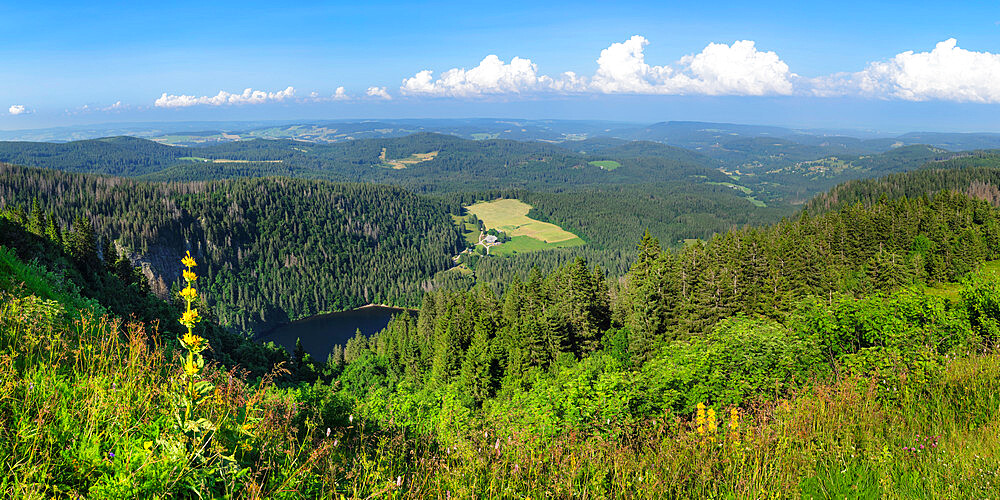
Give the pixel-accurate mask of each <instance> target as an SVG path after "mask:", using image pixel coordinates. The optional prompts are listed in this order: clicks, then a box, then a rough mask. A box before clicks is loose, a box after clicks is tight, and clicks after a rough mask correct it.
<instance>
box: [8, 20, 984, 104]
mask: <svg viewBox="0 0 1000 500" xmlns="http://www.w3.org/2000/svg"><path fill="white" fill-rule="evenodd" d="M648 44H649V41H648V40H647V39H646V38H645V37H643V36H641V35H634V36H632V37H630V38H629V39H627V40H625V41H622V42H615V43H612V44H611V45H610V46H608V47H607V48H605V49H604V50H602V51H601V53H600V55H599V56H598V58H597V60H596V62H597V69H596V70H595V72H594V74H593V75H590V76H583V75H577V74H576V73H574V72H571V71H567V72H563V73H561V74H557V75H555V76H549V75H546V74H542V73H540V72H539V68H538V65H537V64H535V63H534V62H532V61H531V59H528V58H523V57H514V58H513V59H511V60H510V62H504V61H503V60H502V59H500V58H499V57H498V56H497V55H495V54H490V55H487V56H486V57H485V58H483V59H482V61H480V62H479V64H478V65H477V66H475V67H473V68H471V69H465V68H457V67H456V68H451V69H448V70H446V71H444V72H442V73H441V74H440V76H438V77H437V78H435V77H434V72H433V70H430V69H424V70H420V71H418V72H417V73H415V74H414V75H413V76H412V77H409V78H404V79H403V80H402V84H401V85H400V86H399V88H398V92H399V95H401V96H404V97H411V98H418V97H432V98H459V99H476V98H489V97H515V98H516V97H539V96H546V95H581V94H634V95H707V96H796V95H798V96H812V97H836V96H855V97H862V98H876V99H886V100H890V99H898V100H905V101H929V100H941V101H954V102H972V103H1000V54H995V53H991V52H975V51H970V50H966V49H962V48H960V47H959V46H958V42H957V40H956V39H955V38H949V39H947V40H944V41H942V42H940V43H938V44H937V45H936V46H935V47H934V48H933V49H932V50H930V51H929V52H915V51H912V50H910V51H906V52H902V53H899V54H896V55H895V56H893V57H892V58H890V59H887V60H882V61H873V62H870V63H868V65H867V66H866V67H865V68H864V69H862V70H860V71H856V72H842V73H835V74H831V75H825V76H819V77H813V78H808V77H803V76H800V75H798V74H796V73H794V72H792V71H791V68H789V65H788V64H787V63H785V61H783V60H782V59H781V57H780V56H779V55H778V54H777V53H776V52H774V51H769V50H761V49H759V48H758V47H757V44H756V42H755V41H753V40H738V41H735V42H733V43H732V44H726V43H714V42H713V43H709V44H708V45H707V46H705V48H704V49H703V50H702V51H701V52H698V53H696V54H687V55H684V56H682V57H680V58H679V59H678V60H677V61H675V62H674V63H672V64H663V65H655V64H650V63H649V62H647V61H646V58H645V55H644V53H643V51H644V48H645V47H646V46H647V45H648ZM362 97H366V98H369V99H378V100H391V99H392V98H393V94H391V93H390V92H389V90H388V88H387V87H385V86H378V85H373V86H370V87H368V88H367V89H366V90H365V91H364V96H362ZM348 99H351V97H350V96H348V94H347V93H346V91H345V90H344V88H343V87H338V88H337V89H336V92H335V93H334V94H333V95H332V96H331V97H327V98H321V97H318V93H316V92H313V93H311V94H310V97H309V98H302V99H297V100H296V99H295V89H294V88H293V87H291V86H289V87H287V88H286V89H284V90H280V91H276V92H267V91H263V90H254V89H252V88H247V89H246V90H244V91H243V92H242V93H229V92H226V91H220V92H219V93H218V94H216V95H213V96H200V97H198V96H193V95H184V94H180V95H174V94H168V93H166V92H164V93H163V94H162V95H161V96H160V97H159V98H158V99H156V100H155V102H154V106H156V107H160V108H183V107H190V106H197V105H205V106H230V105H245V104H263V103H273V102H285V101H295V102H318V101H329V100H334V101H341V100H348ZM22 108H23V107H22ZM21 112H23V111H21ZM10 113H11V114H19V113H16V112H15V107H14V106H12V107H11V108H10Z"/></svg>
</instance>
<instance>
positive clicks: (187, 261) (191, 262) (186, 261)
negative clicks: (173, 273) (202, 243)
mask: <svg viewBox="0 0 1000 500" xmlns="http://www.w3.org/2000/svg"><path fill="white" fill-rule="evenodd" d="M181 264H184V266H185V267H187V268H188V269H190V268H192V267H194V266H197V265H198V263H197V262H195V261H194V259H192V258H191V252H188V253H187V255H186V256H185V257H184V258H183V259H181Z"/></svg>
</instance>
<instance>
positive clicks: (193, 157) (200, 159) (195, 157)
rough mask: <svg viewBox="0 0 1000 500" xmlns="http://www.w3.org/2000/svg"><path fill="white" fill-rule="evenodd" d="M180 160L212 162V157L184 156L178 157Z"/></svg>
mask: <svg viewBox="0 0 1000 500" xmlns="http://www.w3.org/2000/svg"><path fill="white" fill-rule="evenodd" d="M178 160H185V161H201V162H206V163H211V161H212V159H211V158H202V157H200V156H182V157H180V158H178Z"/></svg>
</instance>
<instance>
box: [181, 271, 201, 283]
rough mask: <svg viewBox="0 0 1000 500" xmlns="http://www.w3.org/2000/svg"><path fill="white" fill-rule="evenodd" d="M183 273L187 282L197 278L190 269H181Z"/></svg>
mask: <svg viewBox="0 0 1000 500" xmlns="http://www.w3.org/2000/svg"><path fill="white" fill-rule="evenodd" d="M183 273H184V280H185V281H187V282H188V283H191V282H193V281H194V280H196V279H198V275H197V274H195V273H193V272H191V271H188V270H187V269H185V270H184V271H183Z"/></svg>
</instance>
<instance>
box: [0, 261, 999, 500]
mask: <svg viewBox="0 0 1000 500" xmlns="http://www.w3.org/2000/svg"><path fill="white" fill-rule="evenodd" d="M0 283H2V284H3V285H2V290H3V291H2V297H3V298H2V302H0V356H2V357H3V359H4V360H6V362H4V363H2V364H0V387H2V389H0V424H2V425H0V464H2V466H3V474H2V475H0V478H2V479H0V490H2V492H3V494H4V495H5V496H8V497H18V498H47V497H78V496H80V495H83V496H86V497H88V498H135V497H143V498H164V497H169V498H173V497H179V498H193V497H203V498H219V497H241V498H341V497H342V496H343V497H351V498H371V497H391V498H472V497H476V498H510V497H528V496H530V497H532V498H541V497H556V498H565V497H570V496H595V497H607V498H663V497H677V496H679V497H706V496H707V497H744V496H753V497H757V496H760V495H762V494H765V493H766V494H769V495H777V496H780V497H802V498H843V497H856V498H857V497H866V498H867V497H889V498H983V497H989V496H990V495H991V494H992V493H993V492H994V491H995V488H997V487H998V486H1000V484H998V480H997V475H996V473H995V472H994V471H995V470H997V466H998V465H1000V461H998V452H1000V437H998V436H1000V432H998V431H1000V428H998V424H997V422H998V418H1000V414H998V412H1000V357H998V356H997V355H996V354H992V353H982V352H978V349H972V350H968V351H965V350H963V349H964V347H962V348H960V349H958V350H949V351H948V352H949V353H950V354H951V355H950V356H944V355H940V354H935V355H932V357H929V358H926V357H925V358H922V360H921V361H919V363H920V364H917V365H912V364H911V365H899V366H895V367H893V366H892V365H887V366H886V368H887V369H888V370H889V371H888V372H885V373H882V374H881V376H872V377H867V376H859V375H856V374H852V373H851V372H850V371H845V372H844V373H843V374H841V375H840V376H837V377H832V378H825V379H817V380H814V381H813V382H811V383H809V384H807V385H805V386H803V387H802V388H801V389H798V390H795V391H792V392H791V393H787V394H785V395H781V396H778V397H775V398H774V399H773V400H771V401H770V402H767V403H762V404H759V405H754V406H732V407H729V410H728V411H727V409H726V408H725V407H709V408H704V407H700V406H699V407H698V408H696V409H695V411H694V412H692V414H689V415H676V414H673V413H670V412H666V413H662V414H655V413H653V414H649V415H648V416H646V417H644V418H641V419H635V418H633V417H630V413H631V412H630V411H629V409H628V408H629V407H630V406H633V405H635V404H636V403H638V402H639V401H638V400H637V399H636V398H637V397H639V396H640V395H641V393H643V392H648V393H650V394H652V393H653V392H655V391H658V390H664V389H667V390H669V389H668V387H667V386H662V385H659V386H657V385H656V384H655V383H654V382H655V381H657V380H658V379H660V378H662V376H663V374H666V373H671V372H672V371H673V370H676V369H677V368H678V367H683V366H689V367H690V368H694V367H697V366H698V365H697V364H695V365H689V364H687V363H688V362H684V361H682V360H683V359H684V358H683V356H681V357H676V356H670V357H667V356H664V357H662V358H660V360H659V361H657V362H656V363H653V364H651V365H648V366H647V367H645V368H643V369H642V370H638V371H631V370H624V371H621V367H620V365H619V364H620V360H619V357H618V356H616V354H615V352H614V349H613V348H606V349H602V350H600V351H598V352H595V353H594V354H593V355H592V356H590V357H589V358H587V359H586V360H584V361H583V362H581V363H579V364H578V365H575V366H566V367H564V368H562V369H561V370H558V371H556V372H554V373H553V376H552V377H551V378H548V377H543V378H540V379H538V381H537V382H535V383H534V384H533V388H532V389H531V390H530V391H528V392H526V393H525V394H523V395H520V396H518V397H515V398H513V399H511V401H510V403H509V404H503V405H499V406H497V407H495V408H492V409H486V408H484V411H483V412H481V413H480V412H469V410H468V409H465V408H464V407H463V406H462V405H461V404H459V403H458V402H456V401H455V400H453V399H449V398H448V397H445V398H443V399H437V400H432V401H433V404H431V405H430V406H427V404H428V403H431V402H432V401H427V402H424V403H423V406H422V408H417V407H407V406H405V405H404V406H400V403H401V401H399V400H398V396H396V397H394V398H392V399H389V400H384V399H381V400H380V399H379V398H374V399H372V398H368V399H367V400H366V401H361V402H358V403H352V401H351V399H350V398H349V397H348V395H346V394H343V393H340V394H336V393H333V392H332V390H331V388H330V387H328V386H325V385H323V384H315V385H308V384H306V385H302V386H299V387H297V388H281V387H277V386H274V385H273V384H271V383H270V382H269V379H268V378H266V377H265V378H264V379H262V380H260V381H258V382H253V381H246V380H244V379H242V378H241V377H240V376H239V375H238V374H234V373H226V372H225V371H223V370H221V369H219V367H217V366H211V365H210V366H209V367H207V368H206V372H205V379H206V380H208V381H210V382H211V383H212V384H213V385H214V387H215V390H214V391H213V392H212V393H211V394H210V396H209V397H207V398H206V399H205V402H204V404H203V405H202V406H200V410H199V411H200V413H199V415H201V416H202V417H203V418H204V419H206V421H208V422H210V423H211V424H212V427H213V429H214V431H213V432H212V433H211V438H210V439H208V440H207V441H204V442H202V441H192V437H191V433H188V432H185V431H183V430H181V429H179V428H178V427H177V425H176V423H175V422H176V419H177V417H176V411H177V402H176V399H175V396H174V394H175V391H176V386H175V381H176V380H178V379H180V378H181V377H182V369H181V364H180V362H179V361H178V360H177V359H176V358H175V357H174V356H173V355H172V354H171V352H170V351H164V350H163V349H162V348H161V347H160V346H159V345H157V344H156V343H155V342H153V343H151V342H150V339H149V337H148V335H149V332H148V329H147V328H146V327H144V326H143V325H141V324H136V323H129V322H127V321H123V320H121V319H118V318H114V317H110V316H107V315H103V314H102V311H101V308H100V306H99V305H97V304H94V303H88V302H87V301H86V300H85V299H82V298H81V297H80V296H79V295H78V294H77V293H76V292H74V291H72V290H63V289H62V288H61V287H62V285H61V284H60V283H59V281H58V278H57V277H53V276H48V275H46V273H45V271H44V270H43V269H40V268H38V267H36V266H32V265H30V264H25V263H23V262H21V261H19V260H18V259H17V258H16V257H15V256H13V255H12V254H11V253H10V252H9V251H6V250H0ZM55 290H61V291H55ZM962 296H963V307H960V308H949V307H947V306H946V305H945V303H944V302H942V301H941V300H939V299H935V298H932V297H922V296H914V295H906V294H902V295H896V296H893V297H888V298H886V299H874V300H868V301H861V302H858V303H857V304H856V305H851V304H850V303H843V304H842V305H841V306H838V309H841V311H842V312H841V314H837V315H835V316H836V317H839V318H841V319H839V320H835V321H838V322H839V323H834V324H831V325H828V326H829V327H833V328H837V327H838V325H839V326H840V327H847V326H848V325H849V323H850V322H851V321H852V317H856V318H857V319H860V316H853V315H852V314H847V315H844V314H843V312H846V311H847V310H857V313H854V314H858V313H860V314H862V315H864V316H865V317H866V320H865V321H868V322H872V321H874V322H876V323H878V324H881V325H885V326H886V327H888V326H887V325H890V324H892V323H899V321H900V319H901V318H902V321H903V324H900V325H898V326H896V327H893V328H891V330H892V331H898V332H900V333H902V332H905V331H907V328H912V327H914V326H918V325H921V324H922V325H923V326H922V327H919V326H918V327H919V328H922V329H923V330H925V331H928V330H933V329H938V328H941V326H943V325H949V329H951V331H953V332H958V331H967V332H970V333H971V332H972V329H974V328H975V327H973V326H972V324H971V323H970V322H969V321H970V317H969V315H968V314H967V312H966V311H968V310H970V309H971V310H975V309H976V307H975V305H974V302H976V301H978V300H982V299H985V300H986V301H987V302H988V303H989V304H992V306H991V307H993V309H992V310H993V311H994V313H993V316H991V318H992V321H993V322H994V324H995V321H996V318H997V317H998V316H997V315H996V305H997V304H1000V289H998V288H997V286H996V284H995V283H993V282H985V281H982V280H976V279H970V280H968V281H967V282H966V285H965V287H964V292H963V295H962ZM46 297H47V298H46ZM845 306H846V307H847V308H848V309H843V307H845ZM858 306H861V307H862V308H861V309H859V308H858ZM865 306H867V307H865ZM914 307H917V311H920V312H918V313H917V314H916V315H914ZM966 308H969V309H966ZM862 311H864V312H862ZM901 311H910V313H909V315H903V316H899V313H900V312H901ZM831 312H832V310H831ZM918 317H922V319H917V318H918ZM907 325H910V326H907ZM956 328H957V330H956ZM727 329H728V331H731V332H734V333H739V335H735V336H726V334H725V332H726V331H727ZM792 332H796V333H793V334H792V335H793V336H792V337H789V339H794V338H795V336H796V335H798V336H802V335H805V336H808V335H809V333H808V329H805V330H803V329H802V326H799V327H797V328H796V327H793V328H792ZM777 334H779V332H778V331H775V330H774V329H773V328H772V327H769V326H767V325H764V324H762V323H759V322H753V321H736V322H731V323H729V324H728V326H725V327H723V328H722V329H720V333H719V336H717V337H716V342H718V345H716V346H715V347H711V346H706V348H707V350H706V351H704V354H700V355H698V356H696V357H700V356H705V357H704V361H703V362H704V363H705V364H704V365H703V366H702V367H701V368H697V369H696V370H695V371H693V372H690V374H691V375H690V376H694V377H696V378H700V377H706V378H705V381H706V382H707V381H710V380H713V378H714V377H718V376H728V377H742V378H745V379H747V380H750V379H751V378H750V376H751V375H752V374H753V373H754V370H763V371H764V372H767V371H773V370H775V369H776V368H778V367H779V366H781V365H782V364H783V363H786V361H785V360H783V359H781V358H780V355H779V360H778V365H777V366H775V365H773V364H772V365H768V364H762V365H758V364H751V365H749V366H746V367H744V369H743V371H741V372H738V373H729V374H727V373H725V369H726V368H728V367H731V366H734V365H730V364H728V363H731V362H732V358H731V356H733V355H737V356H738V355H741V353H742V354H743V355H746V354H750V353H754V352H755V350H757V349H763V350H760V351H756V354H753V356H756V357H752V358H751V359H752V360H754V361H753V362H754V363H758V362H765V359H767V358H768V356H769V354H770V355H773V354H775V351H774V349H775V348H776V347H778V344H775V343H774V342H775V341H777V340H778V339H779V338H785V335H787V334H781V335H778V336H776V335H777ZM783 342H785V341H783ZM966 347H973V346H972V345H971V344H969V345H967V346H966ZM747 348H750V350H746V349H747ZM779 349H780V347H779ZM694 352H695V351H692V352H691V353H689V354H687V356H690V355H691V354H694ZM778 352H781V351H778ZM663 363H667V364H663ZM677 363H681V364H680V365H678V364H677ZM771 363H773V361H771ZM352 365H353V364H352ZM690 368H688V369H690ZM355 370H356V368H355ZM928 370H929V371H928ZM349 371H350V369H349ZM764 372H758V373H760V374H763V373H764ZM914 374H923V375H931V374H933V376H921V377H918V378H915V377H914V376H913V375H914ZM539 375H541V374H539ZM355 376H357V374H355ZM348 380H349V379H348ZM668 380H671V379H670V378H668ZM673 380H677V379H676V378H674V379H673ZM661 384H662V382H661ZM762 389H763V388H762ZM414 396H415V395H414ZM708 396H709V394H706V397H708ZM411 397H412V396H411ZM380 401H381V402H380ZM354 404H357V405H358V406H354V407H353V409H352V406H353V405H354ZM414 411H417V412H418V413H419V412H431V414H432V415H434V418H430V419H428V420H426V421H422V422H414V421H409V420H401V418H402V417H405V416H407V415H412V414H413V412H414ZM559 421H562V422H563V423H561V424H557V422H559ZM543 422H547V423H544V424H543ZM571 422H575V423H571ZM193 444H203V446H193Z"/></svg>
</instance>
